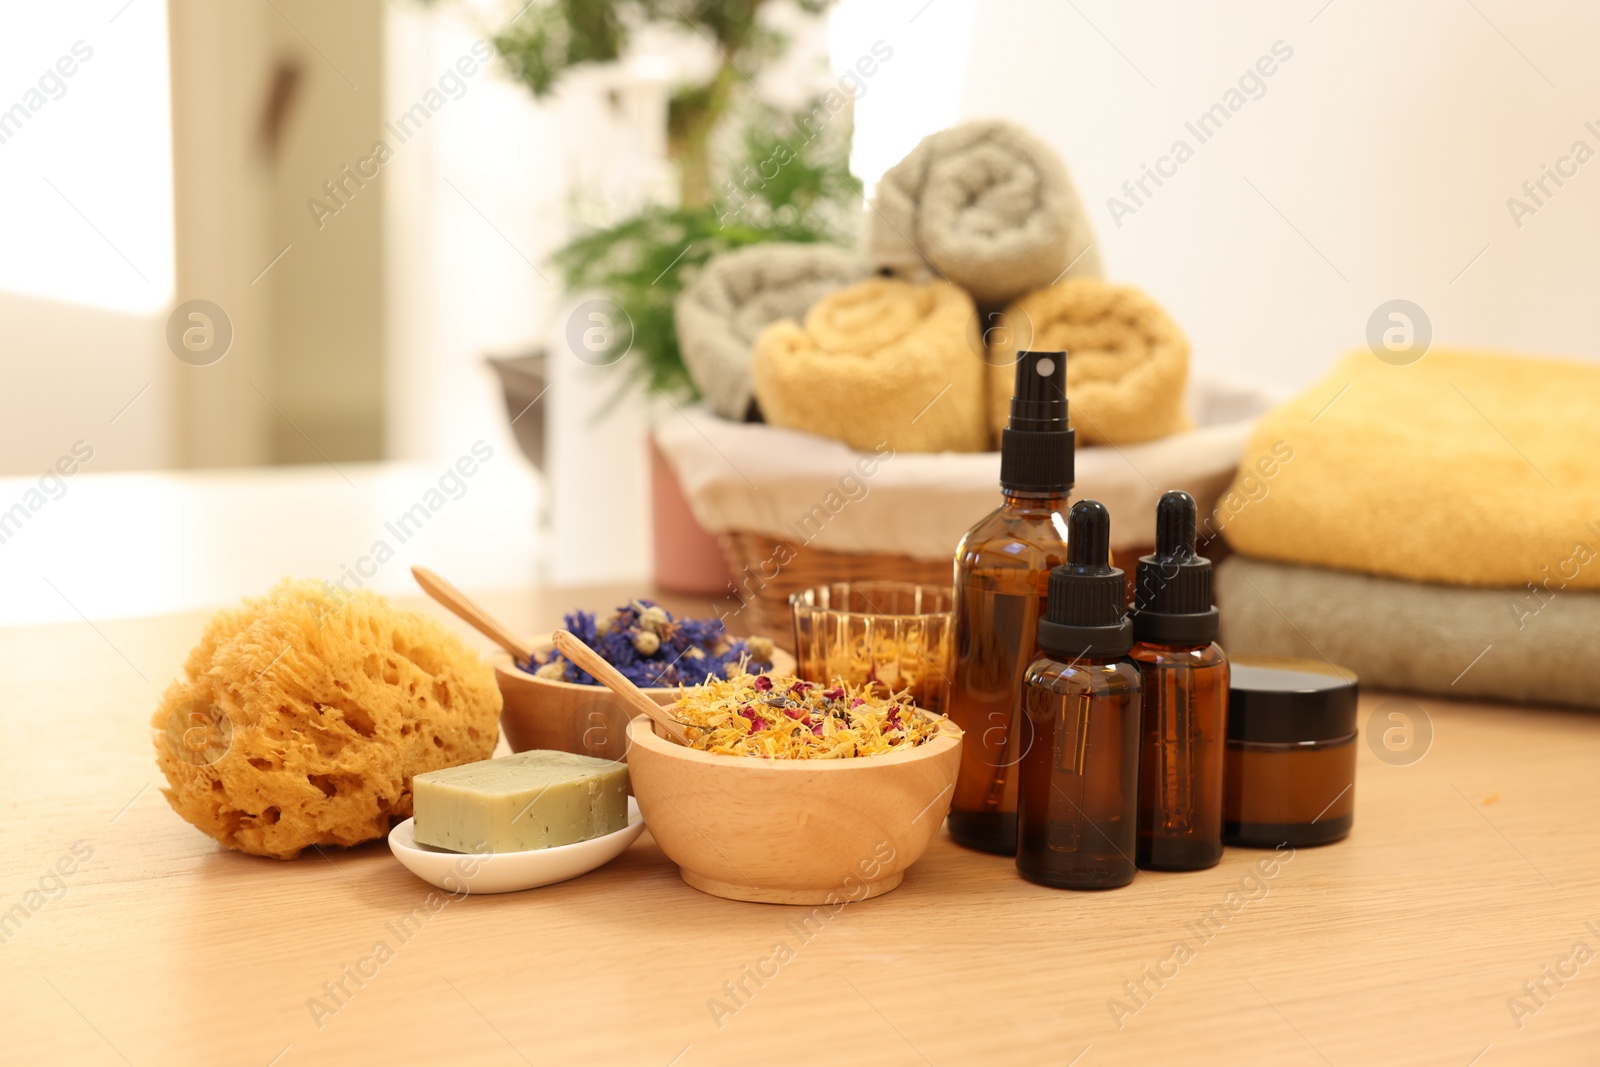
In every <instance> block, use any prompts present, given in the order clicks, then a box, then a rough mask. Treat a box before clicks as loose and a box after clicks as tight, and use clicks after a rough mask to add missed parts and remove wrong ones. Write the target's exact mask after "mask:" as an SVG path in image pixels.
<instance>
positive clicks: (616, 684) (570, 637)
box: [550, 630, 689, 745]
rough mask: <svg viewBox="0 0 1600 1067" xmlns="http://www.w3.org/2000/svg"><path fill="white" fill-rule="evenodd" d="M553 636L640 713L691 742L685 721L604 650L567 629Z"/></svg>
mask: <svg viewBox="0 0 1600 1067" xmlns="http://www.w3.org/2000/svg"><path fill="white" fill-rule="evenodd" d="M550 639H551V641H552V642H554V644H555V646H556V651H557V652H560V653H561V654H562V655H563V656H565V657H567V658H568V659H570V660H571V661H572V662H574V663H576V664H577V665H578V666H580V667H582V668H583V669H584V670H586V671H588V672H589V673H590V674H592V675H594V676H595V678H596V679H597V680H598V681H599V682H600V683H601V684H602V685H604V686H605V687H606V688H607V689H609V690H611V691H612V692H613V693H615V694H617V696H619V697H621V698H622V699H624V700H626V701H627V702H628V703H629V704H632V705H633V707H634V710H635V711H637V712H638V713H639V714H641V715H648V716H650V720H651V721H652V722H654V723H655V724H656V725H657V726H659V727H661V729H662V731H664V732H665V733H666V735H667V736H668V737H670V738H672V740H674V741H676V742H678V744H680V745H687V744H688V743H689V735H688V734H686V733H684V731H683V724H682V723H681V722H679V721H678V720H677V719H674V718H673V717H672V716H670V715H668V714H667V712H666V709H665V708H663V707H662V706H661V705H660V704H657V703H656V702H655V701H654V700H651V699H650V698H649V697H647V696H645V695H644V690H642V689H640V688H639V687H638V686H636V685H634V684H633V683H632V682H630V681H628V679H627V678H625V677H623V675H622V672H621V671H619V670H617V669H616V668H615V667H613V666H612V665H611V664H609V663H607V662H606V661H605V660H604V659H602V658H601V656H600V653H598V652H596V651H595V650H594V649H592V648H590V647H589V646H588V645H586V644H584V643H583V642H582V641H580V640H578V638H577V637H576V636H575V635H574V634H572V633H570V632H569V631H567V630H557V631H556V632H555V633H553V634H551V635H550Z"/></svg>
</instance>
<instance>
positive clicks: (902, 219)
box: [867, 119, 1100, 306]
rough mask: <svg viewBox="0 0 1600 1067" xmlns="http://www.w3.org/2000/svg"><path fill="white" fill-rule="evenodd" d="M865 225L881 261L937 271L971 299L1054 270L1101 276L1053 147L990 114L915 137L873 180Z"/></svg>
mask: <svg viewBox="0 0 1600 1067" xmlns="http://www.w3.org/2000/svg"><path fill="white" fill-rule="evenodd" d="M867 227H868V229H867V246H868V252H869V253H870V254H871V255H872V257H873V259H874V260H875V261H876V262H877V263H878V264H879V265H880V266H883V267H888V268H889V269H890V270H893V271H894V272H895V273H897V274H900V275H903V276H905V277H907V278H908V280H912V281H918V280H922V278H921V277H920V276H921V275H923V274H929V273H932V272H937V273H938V274H939V275H941V276H943V277H944V278H945V279H947V280H948V281H952V282H954V283H955V284H957V285H959V286H961V287H962V288H963V289H965V290H967V292H969V293H971V294H972V296H973V299H974V300H976V301H977V302H978V304H979V305H980V306H998V305H1002V304H1006V303H1009V302H1010V301H1012V300H1015V299H1016V298H1017V297H1019V296H1022V295H1023V294H1024V293H1028V292H1031V291H1032V290H1034V289H1039V288H1042V287H1044V286H1046V285H1049V284H1050V283H1051V282H1054V281H1057V280H1058V279H1060V278H1062V277H1063V276H1065V277H1090V278H1098V277H1100V254H1099V253H1098V252H1097V251H1096V250H1095V247H1094V232H1093V231H1092V230H1091V229H1090V228H1089V222H1088V219H1087V218H1086V217H1085V216H1084V213H1083V205H1082V204H1081V203H1079V201H1078V192H1077V190H1076V189H1075V188H1073V185H1072V179H1071V178H1069V177H1068V176H1067V168H1066V167H1065V166H1064V165H1063V164H1062V162H1061V159H1060V157H1059V156H1057V155H1056V153H1055V152H1054V151H1053V150H1052V149H1051V148H1050V146H1049V145H1047V144H1045V143H1044V142H1043V141H1041V140H1039V139H1038V138H1037V137H1035V136H1033V134H1031V133H1029V132H1027V131H1026V130H1024V129H1022V128H1021V127H1020V126H1014V125H1012V124H1011V123H1009V122H1002V121H1000V120H998V119H985V120H981V121H976V122H964V123H961V124H960V125H958V126H952V127H950V128H949V129H946V130H940V131H939V132H938V133H934V134H930V135H929V136H927V137H924V138H923V139H922V141H921V143H920V144H918V145H917V147H916V148H914V149H912V150H911V154H910V155H908V156H906V158H904V159H902V160H901V161H900V162H899V163H896V164H895V165H894V166H893V167H890V168H889V170H888V172H887V173H885V174H884V176H883V180H882V181H880V182H879V183H878V189H877V192H876V193H875V194H874V196H873V207H872V210H871V211H869V212H868V217H867ZM1069 266H1070V267H1071V270H1070V271H1069V270H1068V267H1069ZM930 268H931V271H930ZM1063 272H1065V273H1063Z"/></svg>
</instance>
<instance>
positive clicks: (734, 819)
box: [628, 712, 961, 905]
mask: <svg viewBox="0 0 1600 1067" xmlns="http://www.w3.org/2000/svg"><path fill="white" fill-rule="evenodd" d="M920 714H927V713H926V712H921V713H920ZM628 738H629V740H630V742H631V744H632V748H631V750H630V753H629V758H628V776H629V777H630V778H631V779H632V781H633V793H634V796H635V797H637V798H638V801H639V809H640V810H641V811H642V812H644V818H645V824H646V825H647V826H648V827H649V828H650V833H651V835H652V836H653V837H654V838H655V840H656V843H657V844H659V845H660V846H661V851H663V852H665V853H666V854H667V857H668V858H669V859H671V860H672V861H673V862H674V863H676V864H677V865H678V872H679V874H680V875H682V877H683V880H684V881H685V882H687V883H688V884H689V885H691V886H693V887H694V888H696V889H698V890H700V891H702V892H705V893H710V894H711V895H713V896H718V897H727V898H729V899H731V900H752V901H759V902H761V903H766V904H829V905H838V904H840V903H841V902H853V901H860V900H866V899H868V898H869V897H875V896H879V895H881V894H883V893H887V892H889V891H890V890H891V889H893V888H895V887H896V886H898V885H899V884H900V881H901V879H903V878H904V877H905V871H906V868H907V867H909V866H911V865H912V864H913V863H915V862H916V861H917V860H918V859H920V858H921V857H922V854H923V852H925V851H926V850H927V848H928V844H929V843H930V842H931V841H932V840H933V838H934V835H935V834H937V833H938V832H939V826H940V824H941V823H943V822H944V817H945V813H946V812H947V811H949V809H950V798H951V797H952V796H953V795H954V793H955V782H956V771H957V769H958V768H959V767H960V765H961V731H960V729H958V728H957V727H956V726H955V724H953V723H951V722H950V721H949V720H941V729H940V732H939V733H938V734H937V735H936V736H935V737H933V738H932V739H930V740H928V741H925V742H923V743H922V744H920V745H918V746H917V747H915V748H911V749H906V750H904V751H900V752H890V753H888V754H886V755H882V756H863V757H858V758H856V759H837V760H765V759H753V758H750V757H745V756H721V755H716V754H714V753H710V752H699V751H696V750H695V749H691V748H685V747H684V746H682V745H679V744H676V743H675V742H672V741H669V740H667V739H666V738H664V737H660V736H658V735H657V734H656V732H655V728H654V727H653V726H652V725H651V723H650V720H649V718H648V717H647V716H644V715H640V716H639V717H637V718H635V719H634V720H633V721H632V722H630V723H629V724H628Z"/></svg>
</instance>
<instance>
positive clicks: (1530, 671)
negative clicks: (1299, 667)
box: [1217, 556, 1600, 708]
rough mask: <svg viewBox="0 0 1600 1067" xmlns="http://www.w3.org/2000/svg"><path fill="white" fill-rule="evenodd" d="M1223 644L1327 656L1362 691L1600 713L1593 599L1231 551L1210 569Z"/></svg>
mask: <svg viewBox="0 0 1600 1067" xmlns="http://www.w3.org/2000/svg"><path fill="white" fill-rule="evenodd" d="M1217 604H1218V605H1219V606H1220V608H1221V611H1222V637H1221V642H1222V646H1223V648H1225V649H1227V651H1228V652H1229V653H1230V654H1233V655H1246V654H1255V655H1272V656H1299V657H1302V658H1306V659H1322V658H1323V657H1327V658H1328V659H1330V660H1332V661H1333V662H1335V663H1337V664H1339V665H1341V666H1344V667H1349V668H1350V669H1351V670H1353V671H1355V672H1356V674H1357V675H1359V676H1360V678H1361V684H1362V685H1363V686H1371V687H1373V688H1376V689H1404V690H1411V691H1414V692H1419V693H1429V694H1436V695H1438V696H1446V697H1460V698H1477V699H1484V700H1504V701H1512V702H1516V703H1526V704H1565V705H1569V706H1572V707H1582V708H1600V687H1596V686H1595V684H1594V665H1595V663H1596V661H1597V660H1600V593H1592V592H1578V591H1576V590H1562V589H1554V590H1553V591H1552V590H1547V589H1544V588H1540V589H1539V590H1538V592H1534V591H1532V590H1529V589H1527V588H1523V589H1483V588H1474V587H1470V586H1454V585H1428V584H1424V583H1422V582H1408V581H1403V580H1401V579H1397V578H1376V577H1373V576H1371V575H1365V574H1356V573H1353V572H1350V571H1334V570H1325V569H1323V568H1320V567H1297V566H1292V565H1289V564H1283V563H1266V562H1263V561H1261V560H1257V559H1251V558H1249V557H1247V556H1232V557H1230V558H1229V559H1227V560H1225V561H1224V562H1223V563H1221V564H1219V565H1218V566H1217Z"/></svg>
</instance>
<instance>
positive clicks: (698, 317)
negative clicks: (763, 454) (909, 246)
mask: <svg viewBox="0 0 1600 1067" xmlns="http://www.w3.org/2000/svg"><path fill="white" fill-rule="evenodd" d="M870 272H871V268H870V267H869V266H868V265H867V263H866V261H864V260H863V259H862V258H861V257H860V256H858V255H856V254H855V253H854V252H849V251H846V250H845V249H843V248H836V247H834V246H833V245H822V244H785V243H781V242H774V243H772V244H758V245H747V246H746V247H744V248H736V249H734V250H733V251H731V252H724V253H722V254H721V255H719V256H713V257H712V258H711V259H709V260H707V261H706V265H705V267H704V268H703V269H702V270H701V272H700V276H699V277H698V278H696V279H695V280H694V281H693V282H692V283H691V284H690V285H689V287H688V288H686V289H685V290H684V291H683V292H682V293H681V294H680V295H679V296H678V302H677V304H676V306H675V307H674V313H675V314H674V317H675V318H676V320H677V325H678V348H679V350H680V351H681V352H682V353H683V362H684V365H685V366H686V367H688V368H689V376H690V377H691V378H693V379H694V384H695V385H696V386H697V387H698V388H699V390H700V393H701V395H703V396H704V397H705V398H706V402H707V403H708V404H710V405H711V409H712V410H713V411H715V412H716V413H717V414H718V415H721V416H722V417H723V418H726V419H733V420H735V421H742V420H743V419H744V417H745V414H746V412H748V411H749V408H750V395H751V393H750V349H751V347H752V346H753V345H754V344H755V339H756V336H757V335H758V334H760V333H761V331H762V329H764V328H765V327H766V326H767V325H769V324H770V323H774V322H777V321H778V320H779V319H794V320H795V321H799V320H800V319H802V318H804V317H805V313H806V312H807V311H808V310H809V309H810V307H811V305H812V304H815V303H816V302H817V301H818V300H820V299H821V298H822V297H824V296H827V295H828V294H829V293H831V292H833V291H834V290H835V289H842V288H844V287H845V286H847V285H852V284H854V283H855V282H858V281H860V280H861V279H862V278H865V277H866V276H867V275H868V274H869V273H870Z"/></svg>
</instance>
